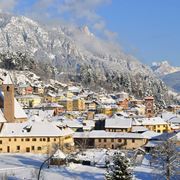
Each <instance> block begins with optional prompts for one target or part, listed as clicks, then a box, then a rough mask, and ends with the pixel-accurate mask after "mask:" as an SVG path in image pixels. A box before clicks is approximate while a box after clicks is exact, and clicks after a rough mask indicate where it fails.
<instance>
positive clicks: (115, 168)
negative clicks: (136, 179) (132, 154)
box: [105, 152, 132, 180]
mask: <svg viewBox="0 0 180 180" xmlns="http://www.w3.org/2000/svg"><path fill="white" fill-rule="evenodd" d="M105 176H106V179H107V180H131V179H132V169H131V163H130V159H128V158H127V157H126V156H125V154H124V153H121V152H118V153H115V154H114V155H113V163H112V164H109V165H108V168H107V173H106V175H105Z"/></svg>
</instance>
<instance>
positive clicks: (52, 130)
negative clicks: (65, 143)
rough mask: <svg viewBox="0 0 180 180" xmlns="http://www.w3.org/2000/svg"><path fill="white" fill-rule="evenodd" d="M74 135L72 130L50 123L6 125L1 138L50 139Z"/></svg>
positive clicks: (0, 135) (0, 134)
mask: <svg viewBox="0 0 180 180" xmlns="http://www.w3.org/2000/svg"><path fill="white" fill-rule="evenodd" d="M70 134H73V131H72V130H71V129H70V128H61V127H58V126H56V125H55V124H54V123H50V122H33V123H32V122H31V123H29V122H24V123H5V124H4V126H3V128H2V130H1V132H0V137H4V136H6V137H19V136H20V137H38V136H39V137H43V136H45V137H50V136H56V137H59V136H66V135H70Z"/></svg>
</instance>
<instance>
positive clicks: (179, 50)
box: [100, 0, 180, 66]
mask: <svg viewBox="0 0 180 180" xmlns="http://www.w3.org/2000/svg"><path fill="white" fill-rule="evenodd" d="M100 14H101V15H102V16H103V17H104V18H105V19H106V22H107V25H108V27H109V29H111V30H112V31H116V32H118V37H119V42H120V43H121V44H122V46H123V47H124V49H125V50H126V51H127V52H129V53H132V54H134V55H135V56H136V57H138V58H139V59H140V60H141V61H143V62H145V63H148V64H149V63H151V62H152V61H160V60H169V61H170V62H171V63H172V64H173V65H178V66H180V35H179V34H180V1H179V0H114V1H112V4H111V5H109V7H106V10H105V8H104V9H101V10H100Z"/></svg>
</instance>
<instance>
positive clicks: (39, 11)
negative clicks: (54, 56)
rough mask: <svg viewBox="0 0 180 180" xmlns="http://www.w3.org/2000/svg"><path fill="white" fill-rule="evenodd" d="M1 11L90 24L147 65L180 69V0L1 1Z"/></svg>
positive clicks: (42, 18)
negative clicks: (165, 64)
mask: <svg viewBox="0 0 180 180" xmlns="http://www.w3.org/2000/svg"><path fill="white" fill-rule="evenodd" d="M0 9H2V10H3V11H10V12H13V13H16V14H22V15H27V16H29V17H33V18H37V19H40V20H47V19H49V20H50V21H51V20H54V19H56V21H58V20H59V21H62V20H63V21H64V20H65V21H67V22H71V23H76V24H78V25H84V24H87V25H89V26H90V28H91V30H92V31H93V32H95V33H96V34H97V35H100V36H103V35H104V36H103V37H105V36H106V38H111V39H113V40H115V41H118V42H119V43H120V45H121V47H122V48H123V49H124V51H125V52H127V53H129V54H132V55H134V56H135V57H137V58H138V59H139V60H140V61H142V62H143V63H146V64H151V63H152V62H153V61H162V60H168V61H169V62H170V63H171V64H172V65H176V66H180V36H179V33H180V0H1V2H0Z"/></svg>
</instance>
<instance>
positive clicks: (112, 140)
mask: <svg viewBox="0 0 180 180" xmlns="http://www.w3.org/2000/svg"><path fill="white" fill-rule="evenodd" d="M111 142H114V139H111ZM112 149H113V148H112Z"/></svg>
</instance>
